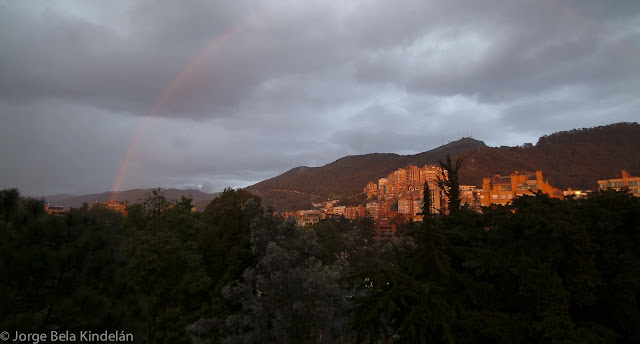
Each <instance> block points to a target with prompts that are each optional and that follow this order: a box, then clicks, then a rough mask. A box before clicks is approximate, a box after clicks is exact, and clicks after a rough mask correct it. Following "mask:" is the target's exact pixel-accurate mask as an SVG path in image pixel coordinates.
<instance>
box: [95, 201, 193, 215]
mask: <svg viewBox="0 0 640 344" xmlns="http://www.w3.org/2000/svg"><path fill="white" fill-rule="evenodd" d="M93 206H94V207H97V208H104V209H109V210H113V211H117V212H121V213H123V214H124V215H127V205H126V204H124V203H121V202H118V201H114V200H109V201H106V202H102V203H98V202H96V203H94V204H93ZM192 211H193V210H192Z"/></svg>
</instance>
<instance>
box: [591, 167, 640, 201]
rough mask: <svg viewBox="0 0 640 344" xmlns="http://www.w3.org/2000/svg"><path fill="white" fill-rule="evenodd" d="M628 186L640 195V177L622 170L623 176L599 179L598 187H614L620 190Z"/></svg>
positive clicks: (602, 188)
mask: <svg viewBox="0 0 640 344" xmlns="http://www.w3.org/2000/svg"><path fill="white" fill-rule="evenodd" d="M622 188H627V189H629V191H630V192H631V193H632V194H633V195H634V196H636V197H640V177H633V176H631V174H629V172H627V171H626V170H622V174H621V178H613V179H604V180H598V189H600V190H605V189H613V190H617V191H619V190H620V189H622Z"/></svg>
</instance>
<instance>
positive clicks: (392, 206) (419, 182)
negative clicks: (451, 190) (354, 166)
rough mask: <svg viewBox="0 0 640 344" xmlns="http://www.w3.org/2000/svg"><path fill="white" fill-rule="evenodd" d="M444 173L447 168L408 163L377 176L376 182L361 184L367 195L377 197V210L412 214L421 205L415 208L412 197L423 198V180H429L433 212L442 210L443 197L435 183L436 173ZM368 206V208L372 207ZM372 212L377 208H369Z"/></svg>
mask: <svg viewBox="0 0 640 344" xmlns="http://www.w3.org/2000/svg"><path fill="white" fill-rule="evenodd" d="M442 175H444V176H446V175H447V172H446V171H443V170H442V169H441V168H440V167H438V166H435V165H424V167H418V166H415V165H413V166H409V167H408V168H407V169H404V168H400V169H397V170H396V171H394V172H391V173H389V175H387V176H386V177H384V178H380V179H378V183H377V184H376V183H374V182H369V183H367V185H366V186H365V188H364V190H363V191H364V193H365V194H366V195H367V199H371V200H373V199H377V201H378V202H379V208H378V210H377V212H378V213H379V212H383V213H384V212H400V213H403V214H408V215H413V216H415V214H417V213H420V212H422V207H420V209H417V207H415V206H414V205H413V201H416V200H422V199H423V194H424V184H425V182H427V183H428V185H429V189H430V192H431V208H430V211H431V212H432V213H435V212H439V211H442V209H443V207H444V205H445V201H446V200H445V199H444V195H443V192H442V190H441V189H440V187H439V186H438V182H437V180H438V177H439V176H442ZM371 207H372V205H371V206H368V209H369V210H371ZM370 213H371V214H372V215H373V216H377V215H375V214H376V212H372V211H370Z"/></svg>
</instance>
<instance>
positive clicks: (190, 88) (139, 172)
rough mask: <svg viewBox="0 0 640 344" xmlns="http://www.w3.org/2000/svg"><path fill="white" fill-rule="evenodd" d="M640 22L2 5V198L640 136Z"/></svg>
mask: <svg viewBox="0 0 640 344" xmlns="http://www.w3.org/2000/svg"><path fill="white" fill-rule="evenodd" d="M638 13H640V4H639V3H638V2H637V1H635V0H629V1H616V2H602V1H597V0H591V1H578V0H576V1H564V0H540V1H534V0H519V1H512V0H487V1H477V2H476V1H473V2H469V1H461V0H453V1H404V0H402V1H393V2H388V1H366V2H365V1H340V2H329V3H327V2H326V1H305V2H295V1H285V2H283V1H275V0H273V1H271V0H264V1H249V0H246V1H233V2H214V1H206V0H189V1H181V2H175V1H153V0H136V1H124V0H123V1H120V0H114V1H107V2H85V1H74V0H61V1H55V2H53V1H46V0H42V1H37V0H34V1H15V2H8V1H7V2H2V3H0V46H1V47H2V49H1V50H0V105H1V107H0V111H1V112H0V116H1V117H0V119H1V120H2V127H0V134H1V136H0V144H1V146H2V147H0V153H1V154H2V156H1V158H2V160H3V161H9V162H10V163H9V164H2V166H0V177H2V185H0V187H7V186H14V185H15V186H21V187H23V188H25V190H28V191H30V192H33V193H39V194H42V193H45V192H88V191H93V192H98V191H103V190H104V189H106V188H109V187H111V185H112V183H113V181H114V180H115V178H116V175H117V174H118V170H119V167H120V166H121V165H123V164H124V166H125V168H123V169H122V171H123V176H124V177H123V178H122V185H120V187H121V188H127V187H145V186H157V185H160V186H164V187H171V186H183V185H201V186H202V187H203V188H204V189H211V190H213V189H219V188H222V187H224V186H229V185H230V186H243V185H248V184H250V183H253V182H257V181H260V180H263V179H266V178H269V177H272V176H274V175H277V174H279V173H281V172H284V171H285V170H287V169H289V168H292V167H296V166H298V165H308V166H318V165H323V164H325V163H328V162H331V161H332V160H334V159H337V158H339V157H341V156H343V155H347V154H363V153H370V152H396V153H403V154H411V153H417V152H420V151H425V150H428V149H431V148H434V147H436V146H438V145H440V144H441V143H442V142H445V143H446V142H448V141H450V140H455V139H457V138H459V137H461V136H466V135H469V134H471V135H473V136H474V137H475V138H478V139H481V140H484V141H485V142H487V143H488V144H490V145H516V144H522V143H524V142H535V141H536V140H537V137H538V136H540V135H544V134H549V133H551V132H554V131H558V130H567V129H572V128H576V127H586V126H593V125H600V124H606V123H611V122H617V121H637V119H636V117H637V112H638V107H639V106H640V104H639V103H638V101H637V100H636V99H637V90H638V89H640V76H639V73H638V72H637V71H638V70H640V30H638V27H640V15H638ZM149 113H152V114H153V115H154V117H153V118H152V119H144V118H145V116H147V115H148V114H149ZM143 123H145V124H143ZM134 137H137V138H138V139H137V140H135V141H134V140H133V138H134ZM51 142H54V144H52V143H51ZM132 142H136V144H135V145H133V146H131V143H132ZM127 151H130V152H131V155H130V156H131V159H130V160H129V161H123V157H124V156H125V153H126V152H127ZM96 152H99V154H96ZM74 190H75V191H74Z"/></svg>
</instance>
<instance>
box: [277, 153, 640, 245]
mask: <svg viewBox="0 0 640 344" xmlns="http://www.w3.org/2000/svg"><path fill="white" fill-rule="evenodd" d="M446 175H447V171H443V170H442V169H441V168H440V167H439V166H435V165H425V166H423V167H418V166H410V167H408V168H406V169H404V168H400V169H398V170H396V171H394V172H392V173H390V174H389V175H388V176H386V177H384V178H380V179H378V182H377V183H376V182H369V183H367V185H366V186H365V188H364V190H363V192H364V193H365V194H366V195H367V202H366V203H365V204H360V205H358V206H339V205H337V204H339V203H338V201H337V200H333V201H328V202H325V203H322V204H317V205H314V206H316V208H317V209H314V210H301V211H298V212H288V213H284V214H283V215H284V216H287V217H289V216H292V217H295V218H296V219H297V220H298V223H299V224H300V225H302V226H304V225H309V224H314V223H317V222H319V221H320V220H322V219H326V218H336V217H338V218H340V217H345V218H347V219H352V220H353V219H356V218H358V217H363V216H370V217H371V218H372V219H373V220H374V222H375V224H376V227H377V229H378V234H379V235H380V234H384V233H395V230H396V228H397V226H398V225H399V224H401V223H405V222H408V221H422V220H423V215H421V213H422V210H423V207H424V204H423V194H424V189H425V185H426V186H428V189H429V192H430V196H431V197H430V200H431V206H430V209H429V212H430V213H438V212H445V213H446V211H447V209H446V204H447V199H446V195H445V193H444V192H443V190H442V189H441V187H440V185H439V183H438V178H443V177H446ZM598 188H599V189H609V188H611V189H614V190H620V189H623V188H627V189H629V191H630V192H631V193H632V194H633V195H634V196H640V177H632V176H631V175H630V174H629V173H627V172H626V171H624V170H623V171H622V174H621V176H620V178H614V179H607V180H599V181H598ZM460 192H461V195H460V196H461V204H462V205H463V206H465V207H468V208H469V209H473V210H476V211H481V208H482V207H486V206H490V205H492V204H500V205H504V204H508V203H510V202H511V201H512V200H513V199H514V198H516V197H520V196H524V195H532V194H534V193H537V192H542V193H545V194H547V195H549V196H550V197H552V198H558V199H564V198H565V197H569V196H571V197H584V196H586V195H587V194H588V193H589V192H591V190H572V189H568V190H560V189H558V188H555V187H553V186H551V185H550V184H549V182H547V181H546V180H545V179H544V175H543V173H542V171H536V172H535V173H519V172H515V173H512V174H510V175H508V176H501V175H494V176H493V177H488V178H483V181H482V188H481V189H478V188H477V187H476V186H474V185H461V186H460Z"/></svg>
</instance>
